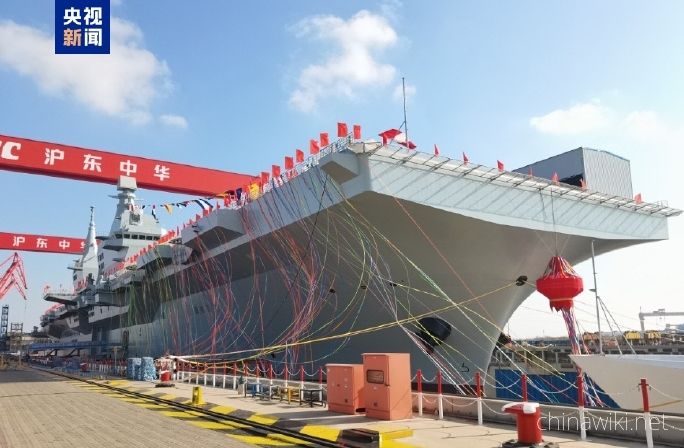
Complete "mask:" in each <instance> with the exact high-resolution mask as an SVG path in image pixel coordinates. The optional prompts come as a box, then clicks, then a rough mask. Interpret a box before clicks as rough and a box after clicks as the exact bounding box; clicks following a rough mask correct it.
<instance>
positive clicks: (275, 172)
mask: <svg viewBox="0 0 684 448" xmlns="http://www.w3.org/2000/svg"><path fill="white" fill-rule="evenodd" d="M271 175H272V176H273V177H280V165H272V166H271ZM242 191H248V190H245V189H243V190H242Z"/></svg>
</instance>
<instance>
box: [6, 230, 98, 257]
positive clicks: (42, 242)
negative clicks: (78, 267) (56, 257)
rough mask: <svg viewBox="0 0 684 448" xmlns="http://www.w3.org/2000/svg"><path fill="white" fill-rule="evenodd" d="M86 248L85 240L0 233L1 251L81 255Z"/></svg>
mask: <svg viewBox="0 0 684 448" xmlns="http://www.w3.org/2000/svg"><path fill="white" fill-rule="evenodd" d="M84 247H85V239H83V238H67V237H63V236H54V235H29V234H27V233H6V232H0V250H2V249H6V250H25V251H29V252H52V253H56V254H81V253H83V248H84Z"/></svg>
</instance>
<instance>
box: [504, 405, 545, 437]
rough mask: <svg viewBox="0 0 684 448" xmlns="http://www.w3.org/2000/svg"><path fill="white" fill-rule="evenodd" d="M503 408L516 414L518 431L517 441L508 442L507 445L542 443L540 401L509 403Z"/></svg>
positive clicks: (509, 412)
mask: <svg viewBox="0 0 684 448" xmlns="http://www.w3.org/2000/svg"><path fill="white" fill-rule="evenodd" d="M501 410H502V411H503V412H506V413H508V414H514V415H515V425H516V427H517V432H518V440H517V443H514V444H513V442H511V443H512V444H511V445H509V444H508V442H507V443H506V444H505V446H529V445H533V446H537V445H538V444H540V443H542V430H541V409H540V407H539V403H530V402H522V403H508V404H506V405H504V406H503V407H502V408H501Z"/></svg>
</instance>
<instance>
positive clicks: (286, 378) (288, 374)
mask: <svg viewBox="0 0 684 448" xmlns="http://www.w3.org/2000/svg"><path fill="white" fill-rule="evenodd" d="M283 375H285V388H287V386H288V382H289V379H290V372H289V371H288V369H287V363H285V372H284V373H283Z"/></svg>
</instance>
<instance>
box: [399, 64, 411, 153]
mask: <svg viewBox="0 0 684 448" xmlns="http://www.w3.org/2000/svg"><path fill="white" fill-rule="evenodd" d="M401 92H402V96H403V98H404V134H406V141H407V142H408V141H410V140H409V133H408V122H407V121H406V81H405V78H404V77H403V76H402V77H401ZM399 128H400V129H401V126H400V127H399Z"/></svg>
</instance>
